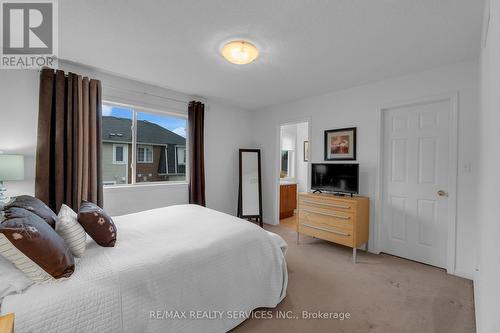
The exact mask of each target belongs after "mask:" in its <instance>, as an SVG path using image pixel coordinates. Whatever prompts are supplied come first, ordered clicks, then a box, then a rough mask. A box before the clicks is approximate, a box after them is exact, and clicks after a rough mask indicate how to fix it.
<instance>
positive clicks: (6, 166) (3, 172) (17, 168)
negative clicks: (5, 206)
mask: <svg viewBox="0 0 500 333" xmlns="http://www.w3.org/2000/svg"><path fill="white" fill-rule="evenodd" d="M7 180H24V156H22V155H4V154H0V204H2V203H7V202H8V201H9V200H10V198H9V197H7V196H5V192H6V191H7V189H6V188H5V186H4V185H3V182H4V181H7Z"/></svg>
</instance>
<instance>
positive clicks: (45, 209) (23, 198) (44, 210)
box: [5, 195, 57, 229]
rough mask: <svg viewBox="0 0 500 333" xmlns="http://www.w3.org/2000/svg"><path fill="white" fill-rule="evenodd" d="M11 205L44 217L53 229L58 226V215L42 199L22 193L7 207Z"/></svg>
mask: <svg viewBox="0 0 500 333" xmlns="http://www.w3.org/2000/svg"><path fill="white" fill-rule="evenodd" d="M11 207H18V208H24V209H27V210H29V211H30V212H32V213H33V214H36V215H38V216H40V217H41V218H42V219H44V220H45V222H47V223H48V224H49V225H50V226H51V227H52V229H55V227H56V221H57V215H56V213H54V212H53V211H52V209H50V208H49V206H47V205H46V204H44V203H43V202H42V201H41V200H40V199H37V198H35V197H32V196H29V195H20V196H18V197H16V198H15V199H14V201H13V202H12V203H9V204H8V205H7V206H6V207H5V209H8V208H11Z"/></svg>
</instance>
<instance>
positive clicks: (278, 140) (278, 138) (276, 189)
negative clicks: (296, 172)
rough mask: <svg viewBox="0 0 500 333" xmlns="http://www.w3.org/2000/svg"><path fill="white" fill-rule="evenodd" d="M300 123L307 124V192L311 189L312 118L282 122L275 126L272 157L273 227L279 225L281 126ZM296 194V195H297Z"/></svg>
mask: <svg viewBox="0 0 500 333" xmlns="http://www.w3.org/2000/svg"><path fill="white" fill-rule="evenodd" d="M300 123H307V124H308V129H307V137H308V140H309V161H308V162H307V190H309V189H310V187H311V160H312V158H311V157H312V151H313V150H312V149H313V147H312V146H313V145H312V144H311V141H312V140H311V139H312V136H311V134H312V117H311V116H308V117H301V118H295V119H291V120H283V121H280V122H278V124H277V126H276V139H275V143H276V149H275V153H274V156H276V158H275V161H274V172H273V175H274V177H273V178H274V179H275V185H274V221H276V224H275V225H279V224H280V171H281V126H286V125H293V124H300ZM297 194H298V193H297Z"/></svg>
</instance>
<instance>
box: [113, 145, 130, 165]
mask: <svg viewBox="0 0 500 333" xmlns="http://www.w3.org/2000/svg"><path fill="white" fill-rule="evenodd" d="M127 148H128V146H126V145H122V144H113V164H127V163H128V161H127V160H128V154H127V152H128V149H127Z"/></svg>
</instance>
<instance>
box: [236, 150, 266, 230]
mask: <svg viewBox="0 0 500 333" xmlns="http://www.w3.org/2000/svg"><path fill="white" fill-rule="evenodd" d="M238 217H241V218H246V219H250V220H251V219H255V220H256V222H258V223H259V225H260V226H261V227H262V181H261V168H260V149H240V182H239V191H238Z"/></svg>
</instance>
